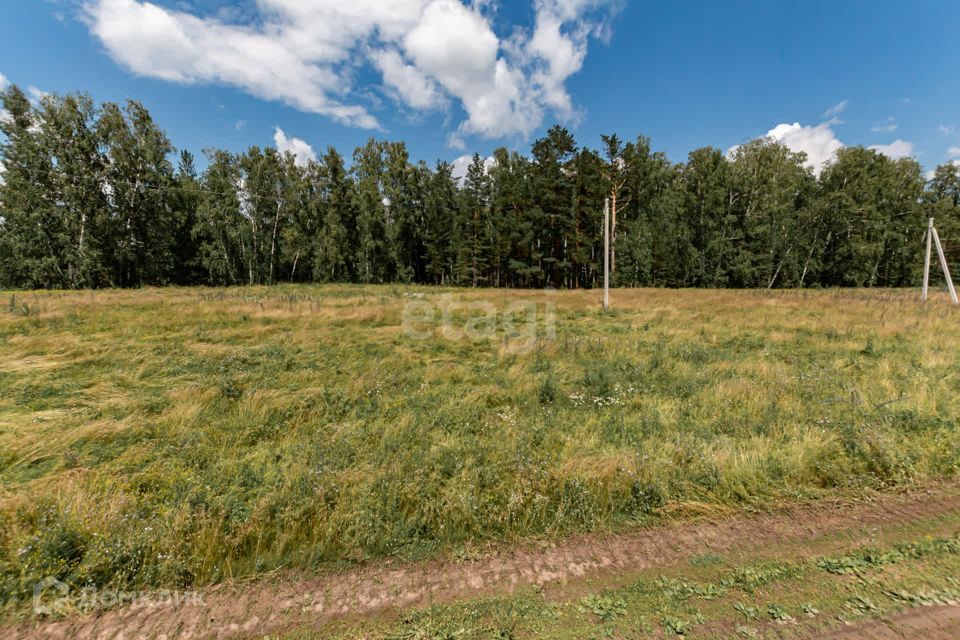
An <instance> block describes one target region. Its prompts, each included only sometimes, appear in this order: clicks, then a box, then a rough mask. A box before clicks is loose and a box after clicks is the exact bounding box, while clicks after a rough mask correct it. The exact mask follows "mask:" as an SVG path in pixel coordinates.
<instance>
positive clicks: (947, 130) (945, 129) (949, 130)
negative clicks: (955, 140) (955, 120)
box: [940, 124, 956, 136]
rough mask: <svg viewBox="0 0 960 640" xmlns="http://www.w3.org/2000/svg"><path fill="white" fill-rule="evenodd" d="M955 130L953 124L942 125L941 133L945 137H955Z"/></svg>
mask: <svg viewBox="0 0 960 640" xmlns="http://www.w3.org/2000/svg"><path fill="white" fill-rule="evenodd" d="M955 130H956V129H955V128H954V126H953V125H952V124H942V125H940V133H942V134H943V135H945V136H952V135H953V132H954V131H955Z"/></svg>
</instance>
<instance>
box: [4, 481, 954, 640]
mask: <svg viewBox="0 0 960 640" xmlns="http://www.w3.org/2000/svg"><path fill="white" fill-rule="evenodd" d="M958 512H960V487H944V488H938V489H930V490H925V491H920V492H915V493H911V494H909V495H900V496H886V497H884V498H882V499H879V500H877V501H875V502H872V503H854V504H845V503H831V504H817V505H810V506H805V507H797V508H794V509H791V510H788V511H783V512H780V513H776V514H773V515H757V516H737V517H732V518H729V519H724V520H719V521H709V522H695V523H686V524H683V525H678V526H672V527H661V528H656V529H643V530H637V531H633V532H630V533H625V534H620V535H608V536H582V537H576V538H571V539H569V540H565V541H562V542H560V543H558V544H556V545H552V546H549V547H547V548H537V549H512V550H507V551H503V552H502V553H500V554H498V555H495V556H493V557H489V558H484V559H482V560H478V561H473V562H464V563H455V562H450V561H434V562H427V563H420V564H411V565H398V564H393V565H391V564H389V563H382V564H379V565H376V566H373V565H371V566H368V567H361V568H357V569H352V570H349V571H344V572H342V573H339V574H333V575H326V576H323V577H321V578H317V579H315V580H299V581H293V580H291V581H278V580H273V581H269V582H268V581H264V582H261V583H253V584H240V585H222V586H219V587H216V588H214V589H211V590H209V591H207V592H205V593H204V594H203V604H202V605H196V606H183V607H175V606H173V605H169V606H161V607H153V608H141V609H129V608H128V609H116V610H110V611H107V612H105V613H102V614H100V615H99V616H86V617H78V618H71V619H67V620H61V621H55V622H49V623H45V622H43V621H39V622H38V621H34V622H33V623H30V624H22V625H20V626H19V627H15V628H6V629H3V628H0V637H23V638H63V639H64V640H66V639H73V638H77V639H81V640H84V639H88V640H93V639H97V640H100V639H103V640H114V639H119V638H124V639H125V640H129V639H133V638H168V639H171V640H172V639H173V638H184V639H186V638H230V637H235V636H238V635H253V634H257V635H260V634H267V633H276V632H279V631H283V630H285V629H290V628H295V627H302V626H314V627H316V628H322V626H323V624H324V623H325V622H327V621H329V620H331V619H333V618H336V617H341V616H353V615H365V614H371V613H375V612H377V611H382V610H389V609H401V608H406V607H414V606H425V605H429V604H431V603H437V602H448V601H453V600H457V599H461V598H469V597H476V596H480V595H484V594H489V593H508V592H512V591H514V590H515V589H517V588H519V587H525V586H531V585H543V586H545V587H546V588H547V589H559V590H561V591H568V590H571V589H572V590H574V591H576V589H577V584H578V583H581V582H583V581H584V579H586V578H591V579H602V580H606V581H614V582H615V581H617V580H618V579H621V578H622V577H623V576H629V575H631V574H634V573H636V572H639V571H643V570H647V569H651V568H656V567H669V566H671V565H673V564H676V563H678V562H681V561H686V560H688V559H690V558H692V557H695V556H698V555H701V554H703V553H706V552H712V553H734V552H738V551H742V552H743V553H745V554H749V555H751V556H754V555H756V554H757V550H760V549H770V550H771V552H775V551H776V550H778V549H779V550H783V549H785V548H790V547H792V546H796V547H800V548H799V549H793V550H792V552H793V553H794V555H803V550H802V545H805V544H809V543H811V542H814V541H820V542H821V543H822V542H823V541H824V540H828V541H829V540H830V539H831V538H835V539H837V540H838V541H840V542H843V543H844V544H845V545H847V546H849V545H851V544H859V543H861V542H869V541H870V540H871V535H872V534H871V533H870V529H871V527H879V526H890V525H896V524H908V523H910V522H911V521H914V520H917V519H921V518H932V517H936V516H939V515H946V514H953V513H958ZM821 548H822V547H821ZM891 625H892V626H891ZM896 629H902V630H903V633H905V634H906V635H903V634H901V635H896V634H897V633H899V632H898V631H896ZM851 633H853V634H855V635H850V634H851ZM871 634H872V635H871ZM890 634H893V635H890ZM829 637H831V638H837V639H841V640H847V639H851V638H860V637H865V638H877V639H880V640H883V639H886V638H900V637H925V638H941V637H942V638H960V607H940V608H924V609H918V610H915V611H910V612H907V613H906V614H904V615H903V616H901V618H896V619H894V620H893V621H891V622H890V623H889V624H883V623H877V624H876V625H874V624H873V623H871V624H870V625H865V626H863V627H858V628H857V629H843V630H840V631H838V632H837V633H836V634H835V635H831V636H829Z"/></svg>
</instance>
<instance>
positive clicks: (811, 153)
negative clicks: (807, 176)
mask: <svg viewBox="0 0 960 640" xmlns="http://www.w3.org/2000/svg"><path fill="white" fill-rule="evenodd" d="M840 104H842V105H844V106H846V100H844V101H843V102H841V103H840ZM838 106H839V105H838ZM834 108H836V107H834ZM841 111H842V109H841ZM766 137H768V138H771V139H773V140H776V141H777V142H780V143H782V144H783V145H784V146H786V147H787V148H788V149H790V150H791V151H793V152H796V153H799V152H801V151H802V152H803V153H805V154H807V166H809V167H811V168H812V169H813V170H814V172H815V173H817V174H819V173H820V172H821V171H822V170H823V167H824V165H825V164H826V163H827V162H829V161H830V160H832V159H833V157H834V156H835V155H836V153H837V151H839V150H840V149H842V148H843V147H844V144H843V143H842V142H840V140H839V139H838V138H837V136H836V134H835V133H834V131H833V129H832V127H831V123H829V122H824V123H822V124H819V125H816V126H803V125H801V124H800V123H799V122H794V123H793V124H779V125H777V126H776V127H774V128H773V129H771V130H770V131H768V132H767V136H766Z"/></svg>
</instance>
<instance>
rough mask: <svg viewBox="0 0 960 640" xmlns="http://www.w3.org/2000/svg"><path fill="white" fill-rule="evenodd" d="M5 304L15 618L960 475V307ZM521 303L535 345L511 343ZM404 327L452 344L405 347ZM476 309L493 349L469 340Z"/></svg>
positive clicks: (392, 301) (866, 294) (439, 298)
mask: <svg viewBox="0 0 960 640" xmlns="http://www.w3.org/2000/svg"><path fill="white" fill-rule="evenodd" d="M3 295H4V296H6V297H7V298H8V299H11V298H12V300H10V303H9V304H4V303H3V300H2V299H0V305H2V306H0V308H2V309H3V311H0V483H2V484H0V530H2V533H0V544H2V550H0V589H2V590H4V591H9V592H11V593H25V592H26V591H27V590H28V589H29V585H31V584H32V581H35V580H36V579H38V577H45V576H46V575H58V576H61V578H62V579H64V580H67V581H70V582H74V583H78V584H79V583H84V582H94V583H97V584H100V583H105V582H113V583H118V584H152V585H158V584H162V585H170V584H193V583H203V582H210V581H217V580H220V579H223V578H227V577H231V576H233V577H236V576H241V575H252V574H256V573H259V572H262V571H268V570H273V569H275V568H276V567H278V566H309V565H313V564H316V563H321V562H338V561H342V560H345V559H356V558H361V557H369V556H379V555H384V554H398V553H399V554H404V555H411V554H414V555H415V554H419V553H430V552H433V551H435V550H437V549H439V548H444V547H449V546H452V545H459V544H463V543H465V542H471V541H477V540H489V539H497V540H501V539H509V538H513V537H520V536H535V535H544V534H558V533H563V532H568V531H573V530H584V529H595V528H602V527H617V526H623V525H624V524H625V523H628V522H631V521H637V520H641V521H642V520H649V519H654V518H657V517H664V516H666V515H671V514H672V515H676V514H684V513H713V512H725V511H727V510H730V509H734V508H739V507H742V506H744V505H752V506H757V507H763V506H765V505H770V504H774V503H778V502H782V501H786V500H796V499H802V498H805V497H815V496H823V495H833V494H837V493H844V492H847V493H848V492H851V491H853V492H856V491H862V490H873V489H877V488H880V489H882V488H888V487H893V486H897V485H902V484H908V483H912V482H916V481H918V480H923V479H927V478H931V477H936V476H944V475H953V474H955V473H956V472H957V469H958V468H960V436H958V432H957V420H958V417H960V403H958V402H957V398H958V395H960V394H958V392H960V360H958V358H960V355H958V350H957V345H958V344H960V322H958V321H960V311H958V310H957V309H954V308H951V307H950V306H949V305H948V304H947V302H946V300H943V299H937V300H935V301H934V302H932V303H930V304H928V305H922V304H920V303H919V302H918V299H917V298H918V296H917V294H916V292H914V291H862V290H858V291H799V292H798V291H666V290H625V291H619V290H618V291H614V292H613V294H612V299H613V305H614V308H613V311H612V312H611V313H609V314H603V313H602V312H601V311H600V310H599V294H598V292H590V291H576V292H543V291H495V290H442V289H425V288H416V287H400V286H383V287H361V286H329V287H314V286H303V287H299V286H281V287H275V288H249V289H227V290H220V289H162V290H161V289H148V290H142V291H97V292H75V293H63V292H31V293H16V294H3ZM14 296H15V298H14ZM526 303H533V304H535V305H537V308H538V314H539V318H538V321H539V333H538V335H537V336H536V338H535V339H534V340H532V341H531V340H528V337H529V336H526V335H525V334H524V330H525V329H524V325H522V323H518V327H517V330H516V331H513V332H511V331H508V330H507V329H506V328H505V326H504V313H505V312H506V310H508V309H510V308H512V307H513V306H519V305H522V304H526ZM417 304H419V305H425V304H429V305H432V306H433V308H434V309H437V310H438V311H437V318H439V317H440V313H441V311H440V310H441V309H446V310H447V312H448V314H449V316H450V317H451V318H452V321H451V323H452V324H451V327H450V328H449V329H448V330H443V329H442V327H441V325H440V324H439V321H438V320H437V319H435V320H434V321H433V322H432V323H430V322H427V323H421V325H423V326H420V325H418V326H417V327H415V329H416V331H417V332H419V334H420V335H414V334H412V333H411V332H410V331H409V330H408V329H409V326H410V325H405V324H404V318H405V313H406V312H408V311H409V309H410V305H417ZM482 305H486V307H483V306H482ZM491 306H492V308H494V309H495V310H496V312H497V314H498V316H497V321H498V322H497V325H496V327H497V330H496V331H495V332H494V333H493V334H492V335H489V336H486V337H482V336H481V337H477V336H474V338H473V339H471V338H470V337H468V336H464V335H462V334H463V328H464V326H466V324H467V322H468V321H470V320H471V319H476V318H477V317H478V316H480V315H482V312H481V311H480V310H481V309H483V308H489V307H491ZM551 309H552V310H553V311H550V310H551ZM548 312H549V313H553V314H555V327H554V330H553V331H552V332H551V331H546V329H547V328H548V327H547V326H546V325H545V323H546V321H547V320H548V319H549V315H548Z"/></svg>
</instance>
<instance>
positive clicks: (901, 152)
mask: <svg viewBox="0 0 960 640" xmlns="http://www.w3.org/2000/svg"><path fill="white" fill-rule="evenodd" d="M870 149H872V150H874V151H876V152H877V153H882V154H883V155H885V156H887V157H889V158H891V159H893V160H899V159H900V158H909V157H911V156H913V143H912V142H907V141H905V140H894V141H893V142H891V143H890V144H875V145H872V146H871V147H870Z"/></svg>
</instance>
